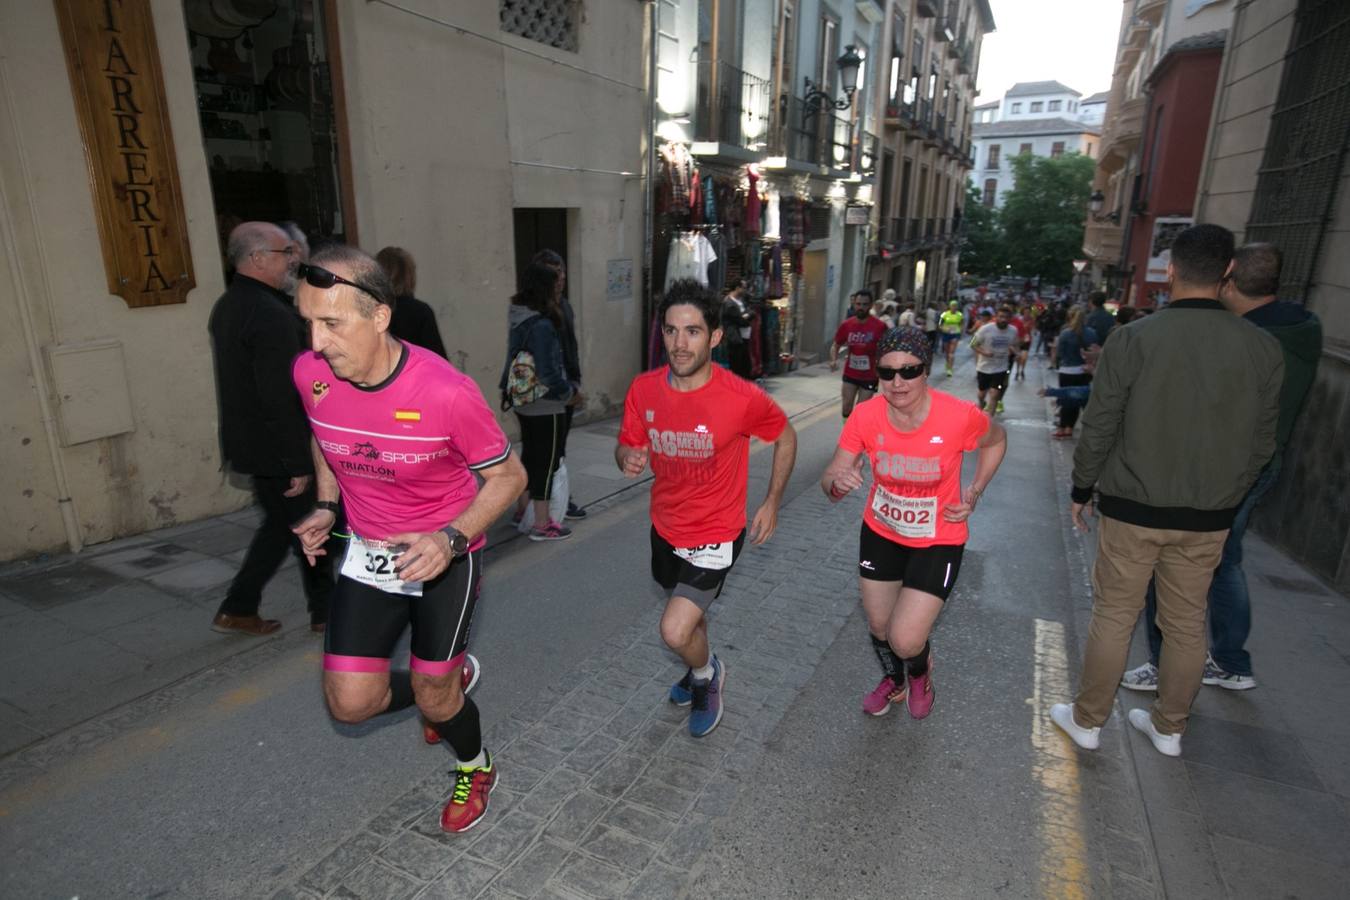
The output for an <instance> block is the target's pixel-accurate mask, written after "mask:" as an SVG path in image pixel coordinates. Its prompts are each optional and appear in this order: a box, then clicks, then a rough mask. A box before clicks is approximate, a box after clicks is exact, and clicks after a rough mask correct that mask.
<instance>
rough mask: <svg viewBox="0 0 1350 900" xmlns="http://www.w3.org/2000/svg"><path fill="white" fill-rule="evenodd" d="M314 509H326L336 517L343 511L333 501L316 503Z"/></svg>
mask: <svg viewBox="0 0 1350 900" xmlns="http://www.w3.org/2000/svg"><path fill="white" fill-rule="evenodd" d="M314 508H315V509H326V510H328V511H329V512H330V513H332V514H333V515H335V516H336V515H337V514H338V513H339V512H340V511H341V510H342V507H341V506H339V505H338V504H337V503H335V502H333V501H332V500H319V501H316V502H315V504H314Z"/></svg>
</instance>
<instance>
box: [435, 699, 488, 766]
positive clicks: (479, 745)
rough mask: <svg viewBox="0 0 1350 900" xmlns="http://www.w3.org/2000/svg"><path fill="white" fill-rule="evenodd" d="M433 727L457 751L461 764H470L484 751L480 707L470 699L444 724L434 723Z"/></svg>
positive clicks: (465, 700)
mask: <svg viewBox="0 0 1350 900" xmlns="http://www.w3.org/2000/svg"><path fill="white" fill-rule="evenodd" d="M431 727H432V728H435V729H436V733H437V734H439V735H440V736H441V737H442V738H443V739H444V740H445V741H446V743H448V744H449V745H450V746H451V748H453V749H454V751H455V756H457V757H459V760H460V762H468V761H469V760H471V759H473V758H474V757H476V756H477V755H478V754H479V753H481V752H482V751H483V731H482V729H481V728H480V727H479V725H478V707H477V706H476V705H475V704H474V702H473V701H472V700H470V699H469V698H468V697H465V698H464V706H463V707H461V708H460V711H459V712H457V713H455V714H454V715H453V716H451V717H450V718H449V719H447V720H446V721H444V722H432V723H431Z"/></svg>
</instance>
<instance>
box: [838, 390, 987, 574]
mask: <svg viewBox="0 0 1350 900" xmlns="http://www.w3.org/2000/svg"><path fill="white" fill-rule="evenodd" d="M928 395H929V397H931V398H932V405H931V406H930V407H929V410H928V418H927V419H925V420H924V423H923V424H922V425H920V426H919V427H918V428H917V429H915V430H914V431H900V430H898V429H897V428H896V427H895V426H894V425H892V424H891V422H890V419H889V418H888V417H887V415H886V408H887V404H886V398H885V397H873V398H872V399H871V400H868V401H866V402H865V403H860V404H858V405H857V406H856V407H854V409H853V413H852V415H850V416H849V417H848V419H847V420H846V421H845V422H844V431H843V434H841V435H839V446H840V447H842V448H843V449H844V450H846V451H848V452H849V453H863V452H866V453H867V461H868V463H869V464H870V465H871V467H872V491H871V493H870V494H869V495H868V497H867V511H866V512H865V513H864V514H863V520H864V521H865V522H866V523H867V525H868V526H869V527H870V528H871V529H872V530H873V531H875V532H876V533H877V534H879V535H881V536H882V537H884V538H886V539H887V540H890V541H895V542H896V543H897V544H904V545H905V546H906V547H931V546H933V545H934V544H964V543H965V542H966V536H967V533H968V532H967V529H966V523H965V522H948V521H947V520H946V519H944V518H943V517H942V510H943V508H944V507H946V506H950V505H952V504H956V503H960V502H961V456H962V454H964V453H969V452H970V451H971V450H974V449H975V446H976V444H978V443H979V440H980V438H981V437H982V436H983V435H984V433H985V432H986V431H988V430H989V417H988V416H987V415H985V414H984V413H983V412H981V411H980V408H979V407H978V406H976V405H975V404H974V403H971V402H969V401H967V400H961V399H959V398H957V397H953V396H952V395H951V394H944V393H943V392H942V391H937V390H933V389H932V388H929V390H928Z"/></svg>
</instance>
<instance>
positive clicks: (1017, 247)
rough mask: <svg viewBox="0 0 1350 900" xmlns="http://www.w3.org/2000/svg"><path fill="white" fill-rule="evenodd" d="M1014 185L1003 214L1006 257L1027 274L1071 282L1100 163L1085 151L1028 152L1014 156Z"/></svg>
mask: <svg viewBox="0 0 1350 900" xmlns="http://www.w3.org/2000/svg"><path fill="white" fill-rule="evenodd" d="M1012 167H1013V176H1014V178H1015V179H1016V181H1015V183H1014V186H1013V189H1012V190H1010V191H1009V192H1008V193H1007V195H1006V196H1005V197H1004V200H1003V209H1002V210H1000V211H999V219H1000V223H1001V224H1002V231H1003V252H1004V254H1005V262H1007V263H1010V264H1011V265H1012V271H1013V272H1014V273H1015V274H1017V275H1024V276H1026V277H1028V278H1034V277H1037V276H1039V277H1041V278H1043V279H1045V280H1046V281H1047V282H1050V283H1052V284H1068V283H1069V282H1070V280H1072V278H1073V260H1074V259H1075V258H1076V257H1078V256H1081V255H1082V252H1083V224H1084V222H1085V220H1086V219H1087V205H1088V196H1089V195H1090V194H1091V192H1092V173H1093V171H1094V169H1095V168H1096V163H1095V162H1094V161H1093V160H1092V158H1091V157H1089V156H1084V155H1083V154H1081V153H1069V154H1066V155H1064V156H1060V157H1058V158H1052V157H1048V156H1032V155H1031V154H1029V153H1023V154H1020V155H1018V156H1015V157H1013V159H1012Z"/></svg>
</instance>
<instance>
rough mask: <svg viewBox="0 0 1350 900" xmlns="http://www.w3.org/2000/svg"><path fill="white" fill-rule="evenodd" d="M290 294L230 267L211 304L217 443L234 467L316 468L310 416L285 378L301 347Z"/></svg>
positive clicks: (307, 471)
mask: <svg viewBox="0 0 1350 900" xmlns="http://www.w3.org/2000/svg"><path fill="white" fill-rule="evenodd" d="M288 303H289V298H287V296H286V295H285V294H283V293H282V292H281V291H278V290H274V289H272V288H270V287H268V286H267V285H265V284H263V283H262V282H261V281H257V280H255V279H252V278H249V277H247V276H245V275H239V274H236V275H235V276H234V279H233V280H232V281H231V282H230V286H229V288H227V289H226V291H225V293H224V294H222V295H221V297H220V299H219V300H217V301H216V305H215V308H213V309H212V310H211V321H210V325H209V328H210V332H211V349H212V351H213V353H214V355H215V366H216V396H217V398H218V400H219V403H220V448H221V453H222V455H223V456H224V458H225V462H226V463H227V464H228V465H229V466H230V467H231V468H233V469H234V470H235V471H236V472H242V473H244V474H247V475H261V476H265V477H296V476H301V475H312V474H314V461H313V459H312V458H311V457H310V452H309V422H308V421H307V420H306V419H305V412H304V408H303V407H302V406H301V405H300V395H299V394H297V393H296V390H295V384H294V382H293V381H292V380H291V363H292V362H293V361H294V360H295V357H296V356H297V355H299V353H300V351H301V350H303V349H305V346H306V342H305V341H304V339H303V335H304V329H303V326H302V324H301V322H300V319H299V317H298V316H297V315H296V314H295V311H294V310H293V309H292V308H291V307H290V306H289V305H288Z"/></svg>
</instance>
